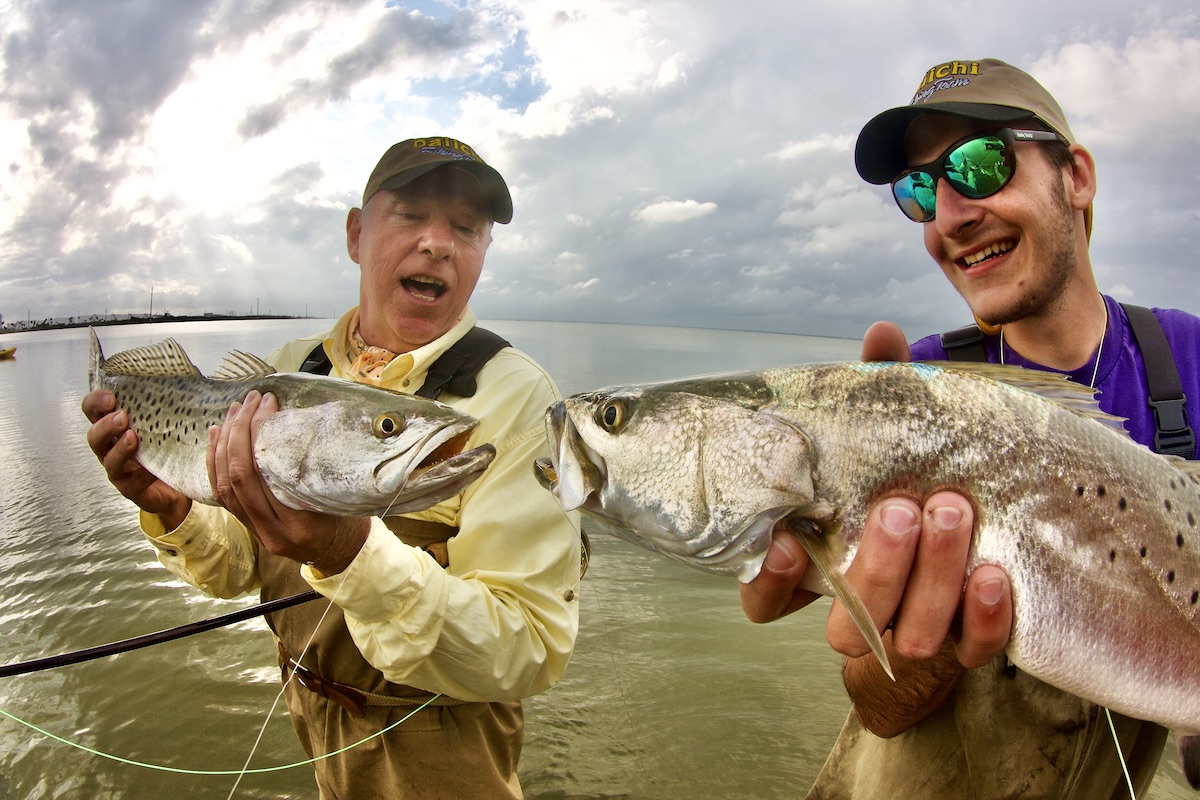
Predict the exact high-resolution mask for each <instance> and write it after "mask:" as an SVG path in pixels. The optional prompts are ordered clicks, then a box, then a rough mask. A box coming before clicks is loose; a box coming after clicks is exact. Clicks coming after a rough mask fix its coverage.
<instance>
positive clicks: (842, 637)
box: [825, 497, 962, 656]
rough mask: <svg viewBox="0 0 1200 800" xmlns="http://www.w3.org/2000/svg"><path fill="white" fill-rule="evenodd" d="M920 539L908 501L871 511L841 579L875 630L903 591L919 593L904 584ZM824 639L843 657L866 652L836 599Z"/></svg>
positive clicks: (895, 500) (917, 513) (891, 501)
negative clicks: (860, 538) (854, 596)
mask: <svg viewBox="0 0 1200 800" xmlns="http://www.w3.org/2000/svg"><path fill="white" fill-rule="evenodd" d="M920 539H921V509H920V508H919V507H918V506H917V504H916V503H915V502H913V501H912V500H909V499H907V498H903V497H890V498H887V499H885V500H883V501H881V502H879V503H876V504H875V506H874V508H872V509H871V512H870V514H869V516H868V517H867V523H866V526H865V528H864V530H863V535H862V540H861V543H860V544H859V547H858V552H857V553H856V554H855V557H854V560H853V561H852V562H851V563H850V566H849V568H848V569H847V570H846V581H847V583H849V584H850V586H852V587H853V588H854V591H855V593H856V594H857V595H858V597H860V598H861V599H862V600H863V605H864V606H865V607H866V609H867V611H868V613H869V614H870V617H871V620H872V622H873V623H874V626H875V629H876V630H877V631H882V630H883V629H884V628H885V627H886V626H887V625H888V623H889V622H891V621H892V620H893V619H894V618H895V616H896V613H897V610H898V609H899V608H900V604H901V601H902V600H903V599H904V598H905V594H906V592H913V593H915V594H922V593H923V592H922V590H923V587H922V586H920V585H917V584H911V585H910V583H909V578H910V576H911V570H912V566H913V561H914V559H915V558H916V553H917V547H918V544H919V542H920ZM961 568H962V567H961V565H960V566H959V569H960V570H961ZM948 626H949V623H948V622H947V627H948ZM825 636H826V638H827V639H828V640H829V644H830V646H831V647H833V649H834V650H837V651H838V652H839V653H841V654H843V655H847V656H861V655H864V654H866V653H868V652H870V647H869V646H868V644H867V640H866V639H865V638H864V637H863V634H862V633H861V632H860V631H859V628H858V625H857V623H856V622H855V621H854V619H853V618H852V616H851V614H850V613H849V611H848V610H847V608H846V606H845V605H844V604H843V603H842V602H841V601H840V600H838V601H835V602H834V604H833V608H832V609H831V610H830V612H829V619H828V621H827V622H826V625H825ZM943 638H945V634H944V632H943Z"/></svg>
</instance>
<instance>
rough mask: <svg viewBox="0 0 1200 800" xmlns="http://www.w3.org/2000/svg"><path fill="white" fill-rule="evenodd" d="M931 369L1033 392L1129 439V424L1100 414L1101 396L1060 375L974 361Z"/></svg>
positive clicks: (940, 364) (938, 364) (935, 363)
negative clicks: (972, 375)
mask: <svg viewBox="0 0 1200 800" xmlns="http://www.w3.org/2000/svg"><path fill="white" fill-rule="evenodd" d="M924 363H926V364H929V365H930V366H934V367H938V368H940V369H944V370H947V371H950V372H967V373H971V374H974V375H978V376H980V377H981V378H987V379H988V380H993V381H998V382H1000V383H1006V384H1008V385H1009V386H1012V387H1014V388H1016V389H1021V390H1023V391H1026V392H1031V393H1033V394H1036V395H1038V396H1040V397H1044V398H1046V399H1047V400H1050V401H1051V402H1054V403H1057V404H1058V405H1060V406H1062V407H1063V408H1065V409H1067V410H1068V411H1072V412H1074V413H1076V414H1078V415H1079V416H1081V417H1087V418H1089V419H1094V420H1096V421H1097V422H1100V423H1102V424H1104V425H1105V426H1106V427H1109V428H1111V429H1113V430H1115V431H1119V432H1121V433H1123V434H1125V435H1126V436H1128V435H1129V431H1127V430H1125V420H1124V418H1122V417H1116V416H1113V415H1112V414H1106V413H1105V412H1103V411H1101V410H1100V406H1099V404H1098V403H1097V402H1096V395H1097V394H1099V392H1098V391H1097V390H1096V389H1093V388H1091V387H1090V386H1084V385H1082V384H1078V383H1075V382H1074V381H1070V380H1067V377H1066V376H1065V375H1062V374H1061V373H1058V372H1047V371H1045V370H1040V369H1026V368H1025V367H1016V366H1013V365H1011V364H989V363H987V362H982V361H980V362H974V361H926V362H924Z"/></svg>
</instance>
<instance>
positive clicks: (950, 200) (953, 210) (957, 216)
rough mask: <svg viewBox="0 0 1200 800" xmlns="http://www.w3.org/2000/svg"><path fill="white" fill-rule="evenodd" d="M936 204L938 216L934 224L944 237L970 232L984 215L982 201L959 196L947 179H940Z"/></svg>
mask: <svg viewBox="0 0 1200 800" xmlns="http://www.w3.org/2000/svg"><path fill="white" fill-rule="evenodd" d="M935 202H936V203H937V212H936V213H937V215H936V216H935V217H934V219H933V224H934V225H936V226H937V230H938V233H940V234H942V235H943V236H955V235H957V234H960V233H962V232H964V231H967V230H970V229H971V228H972V227H974V226H975V224H976V223H978V222H979V217H980V215H981V214H982V213H983V209H982V207H981V206H980V201H978V200H972V199H971V198H969V197H964V196H963V195H961V194H959V193H958V192H957V191H956V190H955V189H954V187H952V186H951V185H950V184H949V182H948V181H947V180H946V179H945V178H939V179H938V186H937V194H936V201H935Z"/></svg>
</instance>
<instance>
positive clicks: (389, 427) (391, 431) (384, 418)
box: [372, 411, 404, 439]
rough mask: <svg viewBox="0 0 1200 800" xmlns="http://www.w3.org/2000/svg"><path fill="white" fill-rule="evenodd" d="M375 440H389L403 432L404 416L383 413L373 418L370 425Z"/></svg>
mask: <svg viewBox="0 0 1200 800" xmlns="http://www.w3.org/2000/svg"><path fill="white" fill-rule="evenodd" d="M372 429H373V430H374V432H375V437H376V438H377V439H390V438H392V437H393V436H399V435H400V434H401V433H403V432H404V415H403V414H397V413H396V412H394V411H385V412H384V413H382V414H379V415H377V416H376V417H375V422H374V423H373V424H372Z"/></svg>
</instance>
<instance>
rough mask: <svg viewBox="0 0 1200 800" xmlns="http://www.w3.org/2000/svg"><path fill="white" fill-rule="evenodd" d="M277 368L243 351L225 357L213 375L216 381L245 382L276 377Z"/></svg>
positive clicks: (235, 351) (236, 351) (232, 352)
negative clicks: (264, 377) (269, 376)
mask: <svg viewBox="0 0 1200 800" xmlns="http://www.w3.org/2000/svg"><path fill="white" fill-rule="evenodd" d="M274 374H275V368H274V367H272V366H271V365H270V364H268V363H267V362H265V361H263V360H262V359H261V358H259V357H258V356H255V355H251V354H250V353H243V352H242V351H241V350H233V351H231V352H230V353H229V354H228V355H226V356H225V360H224V361H223V362H221V366H220V368H219V369H217V371H216V372H214V373H213V374H212V379H213V380H214V381H244V380H249V379H251V378H261V377H263V376H264V375H274Z"/></svg>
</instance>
